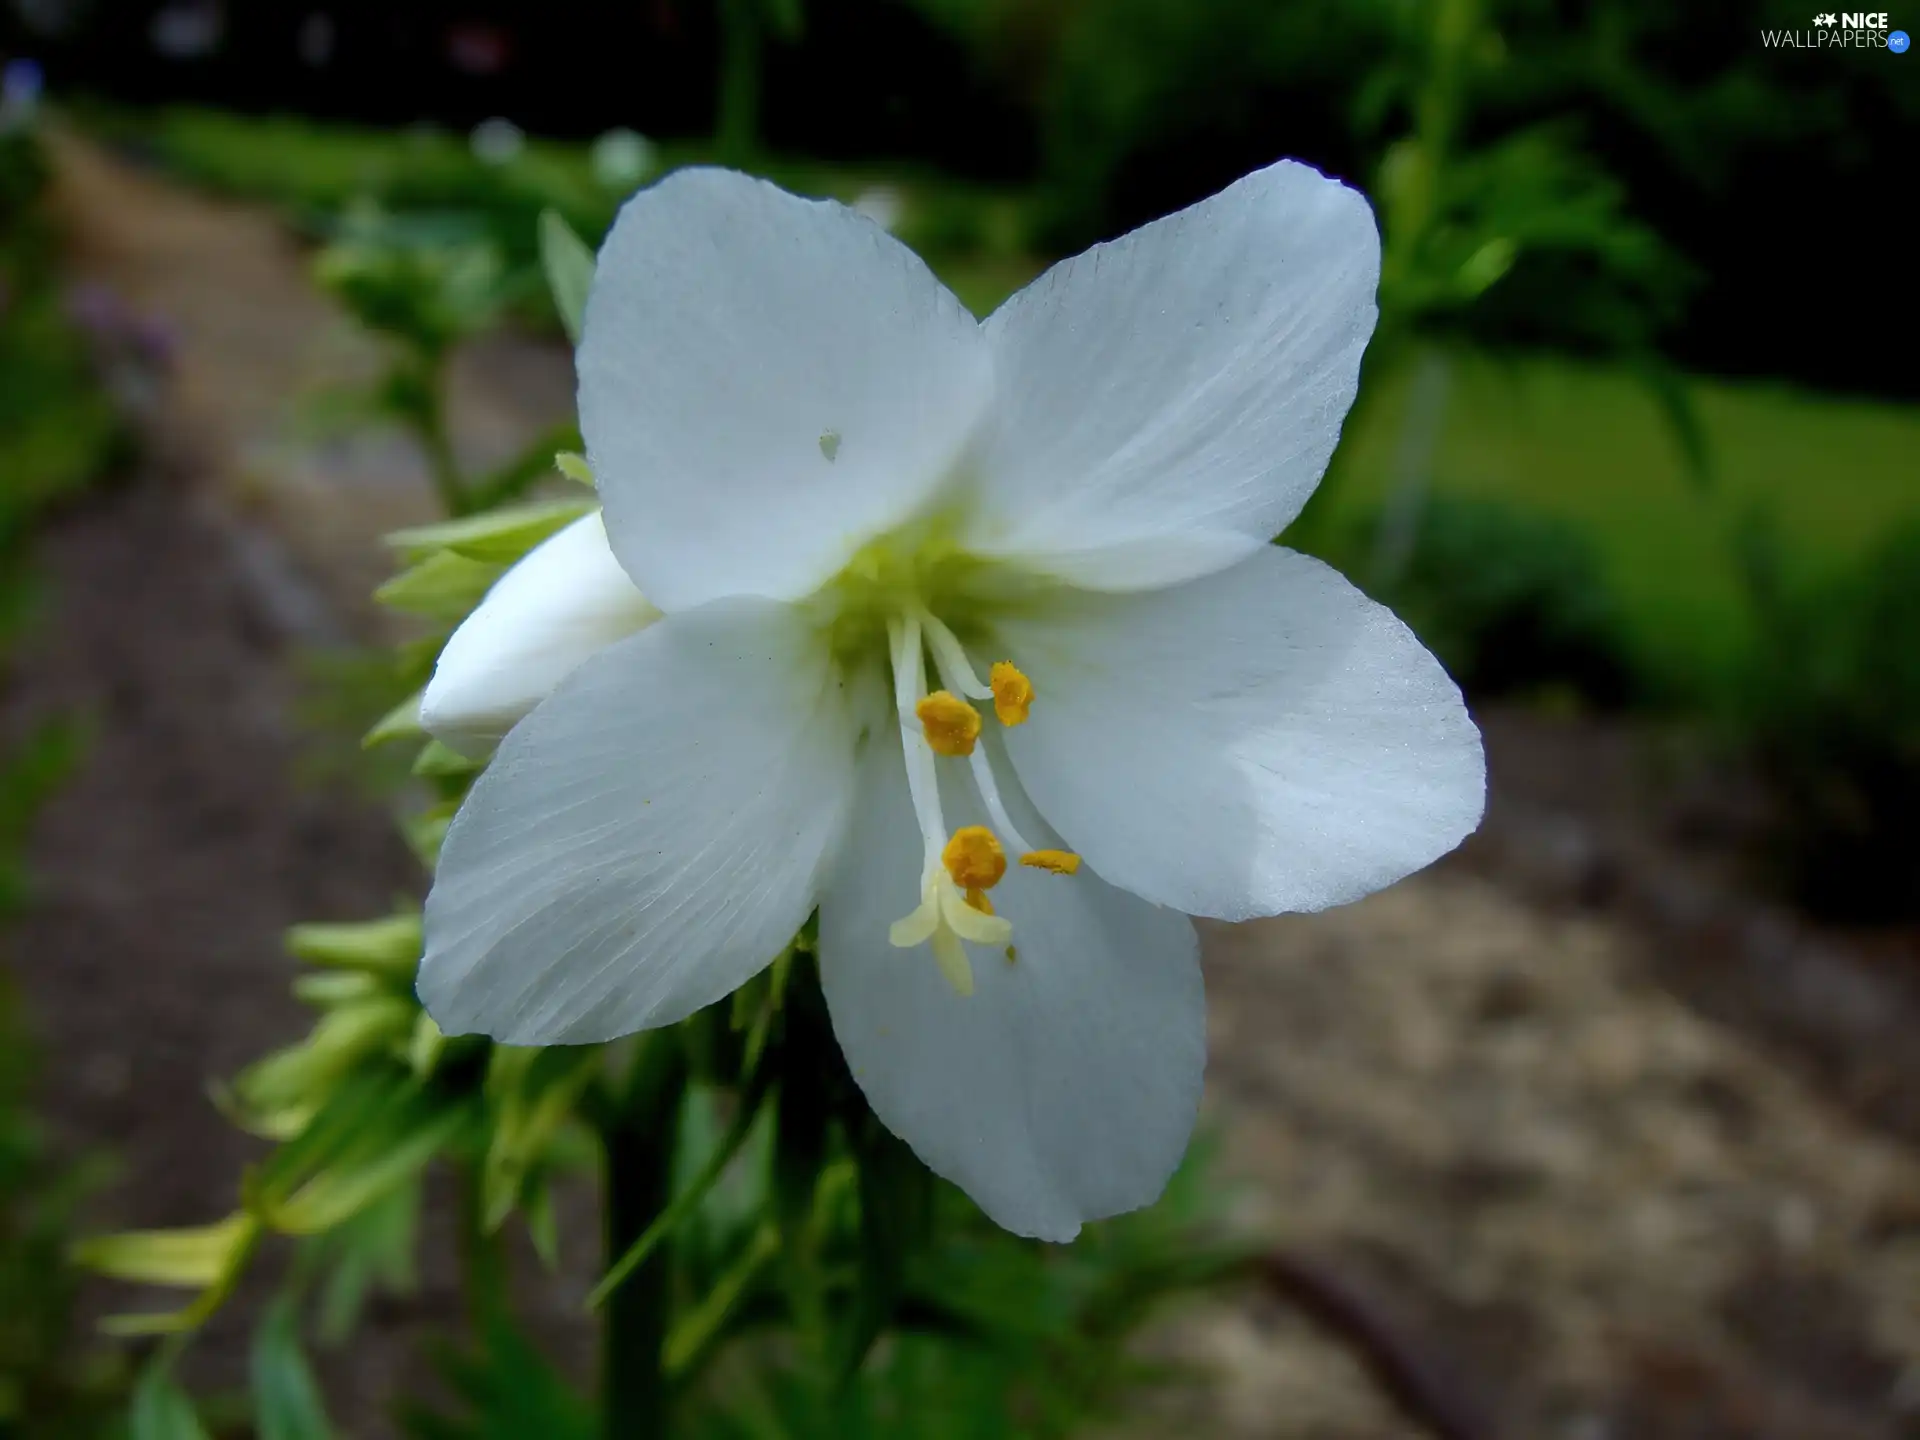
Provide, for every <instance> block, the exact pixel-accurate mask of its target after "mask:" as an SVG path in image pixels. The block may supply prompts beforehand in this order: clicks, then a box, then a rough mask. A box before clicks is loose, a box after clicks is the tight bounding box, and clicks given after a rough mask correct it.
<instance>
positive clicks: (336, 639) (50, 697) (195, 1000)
mask: <svg viewBox="0 0 1920 1440" xmlns="http://www.w3.org/2000/svg"><path fill="white" fill-rule="evenodd" d="M54 148H55V153H56V158H57V164H58V167H59V172H58V173H59V188H58V192H57V202H58V205H59V209H60V212H61V216H62V219H63V221H64V222H65V225H66V228H67V233H68V234H69V236H70V237H71V240H72V249H71V254H72V259H73V268H74V271H75V275H76V279H78V280H80V281H82V282H84V283H86V284H89V285H92V286H95V287H100V288H99V290H98V291H97V292H96V298H99V296H100V295H102V294H104V295H106V296H108V297H110V300H109V305H110V308H113V309H124V310H126V311H129V312H131V313H133V314H136V315H138V316H140V317H142V318H143V319H144V320H146V321H147V322H149V323H154V324H157V325H158V326H159V327H161V329H162V330H163V332H164V333H166V334H167V335H168V336H169V338H170V341H171V344H170V349H171V351H172V363H171V365H170V367H169V369H168V373H166V374H165V375H164V376H161V377H158V399H159V404H158V405H157V407H156V408H155V413H154V414H153V415H152V416H150V417H149V419H150V421H151V424H150V427H149V429H150V433H149V434H148V436H147V440H148V444H147V447H146V448H147V452H148V458H147V460H146V461H144V462H143V463H142V465H141V466H140V468H139V470H138V472H137V473H136V474H134V475H132V476H130V477H128V478H127V479H126V480H125V481H124V483H122V484H119V485H117V486H115V487H113V488H111V489H110V490H109V491H107V492H105V493H102V494H100V495H97V496H95V497H93V498H91V499H89V500H88V501H87V502H86V503H84V504H83V505H82V506H80V507H78V508H76V509H75V510H74V511H73V512H71V513H69V514H68V515H66V516H64V517H62V518H61V519H60V520H59V521H58V522H56V523H55V524H54V525H53V526H52V528H51V529H50V530H49V532H48V534H47V535H46V538H45V541H44V544H43V545H42V546H41V547H40V551H39V563H40V567H41V569H42V571H43V573H44V575H45V578H46V582H47V588H48V591H49V604H48V605H47V607H46V619H45V623H44V624H43V625H42V626H41V627H40V628H39V630H38V631H37V632H36V633H35V635H34V636H33V637H32V639H31V643H30V644H29V645H28V647H27V648H26V650H25V651H24V653H23V654H22V655H21V656H20V657H19V663H18V665H17V666H16V667H15V673H14V676H13V679H12V683H11V685H10V686H9V687H8V689H7V690H6V691H5V692H4V693H0V730H11V729H13V728H14V727H20V728H23V729H24V727H26V726H27V725H30V724H31V723H32V722H33V721H34V720H35V719H37V718H40V717H43V716H49V715H55V714H63V715H77V716H79V717H81V718H82V719H83V720H84V722H85V723H86V726H87V729H88V732H89V736H90V741H89V744H88V747H87V750H86V755H85V761H84V765H83V768H82V770H81V772H80V774H79V775H78V776H77V778H76V780H75V781H74V782H73V783H72V784H71V785H69V786H68V787H66V788H65V789H64V790H63V791H61V792H60V793H59V794H58V795H57V796H56V798H55V800H54V801H53V803H52V805H51V806H50V807H49V809H48V811H47V812H46V813H45V815H44V816H43V819H42V821H41V823H40V825H39V827H38V830H37V833H36V835H35V837H34V843H33V849H32V856H31V859H32V864H33V867H34V871H35V874H36V877H37V882H38V898H39V903H38V904H37V905H36V907H35V908H34V909H33V910H32V911H30V912H29V914H28V915H27V916H26V917H25V918H24V920H23V922H22V923H21V924H20V925H19V926H18V927H17V928H15V929H14V931H13V932H12V934H11V935H10V936H9V937H8V941H9V948H10V950H11V952H12V954H13V955H14V956H15V957H17V960H16V963H15V966H14V968H15V969H16V970H17V971H18V972H19V979H20V987H21V990H22V992H23V997H24V999H25V1002H26V1006H27V1008H28V1011H29V1014H30V1016H31V1018H32V1023H33V1024H34V1026H35V1033H36V1035H37V1037H38V1038H39V1040H40V1042H41V1044H42V1046H43V1048H44V1054H45V1056H46V1063H45V1065H44V1066H43V1072H44V1073H43V1082H42V1095H43V1100H44V1105H45V1109H46V1112H47V1115H48V1118H49V1120H50V1122H51V1123H52V1125H53V1127H54V1129H55V1131H56V1133H57V1134H58V1135H59V1136H60V1138H61V1139H62V1141H63V1142H64V1143H65V1144H66V1145H67V1146H68V1147H69V1148H71V1149H73V1150H75V1151H88V1150H96V1149H97V1150H101V1151H104V1152H106V1153H107V1154H109V1155H110V1156H112V1157H113V1159H114V1160H115V1161H116V1162H117V1165H118V1175H117V1179H116V1182H115V1184H114V1185H113V1186H112V1188H111V1189H110V1191H109V1192H108V1193H107V1194H106V1195H105V1196H104V1197H103V1198H102V1202H101V1206H100V1211H99V1213H98V1214H97V1215H96V1216H95V1217H94V1219H95V1222H96V1223H114V1224H131V1225H139V1226H157V1225H173V1224H186V1223H198V1222H203V1221H206V1220H208V1219H211V1218H216V1217H218V1216H219V1215H221V1214H224V1213H226V1212H227V1211H228V1210H230V1209H231V1208H232V1207H233V1204H234V1201H235V1198H236V1191H235V1186H236V1184H237V1182H238V1180H239V1177H240V1174H241V1171H242V1168H243V1166H244V1164H245V1163H246V1162H247V1161H248V1160H249V1159H250V1158H252V1157H253V1155H254V1154H255V1153H256V1151H257V1148H258V1147H257V1146H255V1145H254V1144H252V1143H251V1142H249V1141H248V1140H246V1139H245V1138H244V1137H242V1136H241V1135H239V1134H238V1133H237V1132H236V1131H234V1130H233V1128H232V1127H231V1126H229V1125H228V1124H227V1123H226V1122H225V1121H224V1120H222V1119H221V1117H220V1116H219V1115H218V1114H217V1112H216V1111H215V1109H214V1108H213V1106H212V1105H211V1104H210V1103H209V1101H208V1096H207V1087H208V1085H209V1083H210V1082H212V1081H214V1080H216V1079H219V1078H222V1077H225V1076H229V1075H231V1074H233V1073H234V1072H235V1071H236V1070H237V1069H239V1068H240V1067H241V1066H242V1065H244V1064H245V1063H246V1062H248V1061H250V1060H252V1059H255V1058H258V1057H259V1056H260V1055H261V1054H263V1053H265V1052H266V1051H267V1050H268V1049H270V1048H272V1047H273V1046H274V1045H276V1044H279V1043H284V1042H286V1041H289V1040H292V1039H294V1038H297V1037H298V1036H299V1035H300V1034H301V1033H303V1032H304V1030H305V1028H306V1026H307V1025H308V1024H309V1023H310V1019H311V1017H310V1015H308V1014H307V1013H306V1012H305V1011H304V1010H302V1009H301V1008H300V1007H298V1006H297V1005H296V1004H295V1003H294V1002H293V1000H292V999H291V997H290V996H289V994H288V982H289V981H290V979H291V978H292V975H293V969H292V966H291V963H290V962H289V961H288V960H286V959H285V958H284V956H283V954H282V952H281V944H280V937H281V934H282V932H283V931H284V930H285V929H286V927H287V926H289V925H291V924H293V923H295V922H297V921H300V920H305V919H327V918H333V919H350V918H361V917H365V916H369V915H374V914H379V913H382V912H383V911H384V910H385V909H386V908H387V907H388V906H389V905H390V904H391V902H392V899H393V897H394V896H395V895H396V894H402V893H408V892H416V891H418V889H419V888H420V885H421V882H422V877H421V875H420V872H419V869H418V866H417V865H416V864H415V862H414V861H413V860H412V858H411V857H410V855H408V854H407V852H406V851H405V848H404V846H402V845H401V843H400V842H399V840H398V839H397V837H396V835H395V832H394V830H393V827H392V825H391V824H390V822H389V820H388V818H387V816H386V814H385V813H384V812H383V811H382V810H381V809H380V808H379V807H378V806H375V805H372V804H370V803H367V802H365V801H362V800H359V799H356V798H355V797H354V796H353V795H352V794H350V793H347V792H345V791H343V790H342V788H341V787H339V786H331V787H328V786H321V785H317V784H315V783H314V782H313V781H312V780H311V779H303V778H302V776H303V774H306V773H308V772H309V770H310V767H303V765H302V763H301V761H302V757H303V754H304V753H306V751H307V749H308V747H309V746H310V744H311V736H310V735H309V734H307V733H306V732H305V731H304V730H303V727H302V725H301V723H300V722H299V720H298V719H297V711H298V709H299V695H298V683H297V675H298V670H299V662H300V660H301V658H302V657H303V656H305V655H308V654H310V653H312V652H313V651H314V649H315V648H316V647H319V648H325V647H331V646H336V645H339V644H341V643H345V642H350V641H352V640H353V639H354V638H355V637H356V636H359V635H363V634H365V633H366V631H367V627H368V624H369V621H370V613H369V611H368V609H367V607H366V605H365V602H364V597H365V595H366V593H367V591H368V590H370V589H371V587H372V585H373V584H374V583H376V582H377V581H378V580H379V579H381V578H384V575H385V573H386V560H385V557H384V556H383V554H382V553H381V550H380V546H379V544H378V536H379V535H380V534H381V533H383V532H384V531H385V530H387V529H389V528H392V527H394V526H396V525H400V524H406V523H412V522H416V521H418V520H421V519H424V518H427V517H429V516H430V515H431V514H432V513H433V512H432V509H431V498H430V492H429V490H428V487H427V484H426V481H425V477H424V472H423V470H422V467H421V466H420V465H419V463H418V461H417V460H416V459H415V458H414V457H413V456H412V454H411V453H410V452H409V451H408V449H407V447H406V446H405V444H404V443H403V442H401V441H399V440H398V439H397V438H395V437H381V436H376V437H372V438H371V439H367V438H355V439H350V440H340V441H333V442H326V443H314V442H313V441H311V440H307V439H302V438H301V436H300V433H299V430H300V423H299V422H300V419H301V414H302V410H303V407H304V406H305V405H306V404H307V403H308V399H309V397H310V396H311V395H312V394H313V393H314V391H315V389H316V387H318V386H320V385H323V384H327V383H332V382H337V381H340V380H342V379H348V378H352V377H353V376H355V375H364V374H366V373H368V372H369V370H370V368H371V366H372V363H373V360H374V358H375V357H374V355H373V353H372V351H371V350H370V349H369V347H368V345H367V343H366V342H365V341H364V340H361V339H360V338H358V337H356V336H355V335H353V334H352V333H351V332H349V331H347V330H345V329H343V328H342V327H341V326H340V325H339V324H338V323H337V322H336V320H335V319H334V318H333V316H332V315H331V313H330V312H329V310H328V309H327V307H326V305H325V304H324V302H323V301H322V300H321V299H320V298H319V297H318V296H316V295H315V294H314V293H313V292H312V291H311V289H310V288H309V287H308V285H307V283H306V278H305V275H306V264H307V262H306V259H305V257H304V256H303V254H302V253H301V252H300V250H299V248H298V247H297V246H296V245H295V244H294V243H293V242H292V241H291V240H289V238H288V237H287V236H286V235H285V233H284V232H283V231H282V229H281V228H280V227H279V226H278V225H277V224H276V223H275V222H274V221H273V220H272V219H271V218H270V217H268V216H266V215H264V214H262V213H259V212H256V211H254V210H251V209H249V208H247V207H244V206H237V205H230V204H223V203H219V202H215V201H210V200H206V199H203V198H201V197H198V196H194V195H190V194H187V193H185V192H182V191H179V190H176V189H175V188H173V187H171V186H168V185H166V184H165V183H163V182H161V181H159V180H157V179H155V178H154V177H152V176H149V175H146V174H144V173H142V172H140V171H138V170H136V169H134V168H131V167H129V166H127V165H124V164H122V163H120V162H118V161H116V160H114V159H112V158H110V157H108V156H107V155H105V154H104V153H103V152H101V151H99V150H97V149H96V148H94V147H92V146H91V145H89V144H87V143H85V142H82V141H79V140H76V139H74V138H73V137H70V136H56V137H55V144H54ZM567 370H568V366H567V363H566V358H565V356H564V355H563V354H557V353H556V352H554V351H552V350H551V349H549V348H547V347H541V346H536V345H529V344H526V343H524V342H514V341H503V342H501V343H500V344H498V345H496V346H493V347H491V348H490V349H488V350H484V351H482V352H481V353H480V354H479V355H478V356H476V357H473V359H472V361H471V362H470V363H468V364H465V365H463V367H462V371H461V374H460V377H459V385H458V391H457V400H456V404H457V408H458V411H459V413H460V414H461V415H463V416H467V417H470V418H469V422H468V424H467V427H466V432H465V433H466V437H467V443H468V444H469V445H470V446H471V447H472V450H473V451H474V453H475V454H476V455H477V456H478V457H481V458H493V457H497V456H499V455H502V454H505V453H510V452H511V451H512V450H513V449H514V448H515V447H516V446H517V445H519V444H520V443H522V442H523V441H524V439H525V437H526V436H528V435H530V434H532V433H533V432H534V431H535V430H536V429H538V428H539V427H540V426H542V425H543V424H544V423H545V422H546V421H548V420H549V419H551V418H552V416H553V415H555V414H564V413H565V411H566V408H567V405H568V403H569V402H568V396H567V390H568V385H569V381H568V376H567ZM145 379H146V380H148V381H151V380H153V379H154V377H145ZM424 1280H425V1287H424V1289H423V1292H422V1294H421V1296H420V1298H419V1300H418V1301H417V1302H416V1303H413V1304H411V1305H409V1306H407V1307H404V1308H402V1309H397V1310H394V1311H391V1312H390V1313H387V1314H385V1315H383V1316H382V1317H381V1318H380V1319H378V1320H377V1321H376V1323H375V1325H374V1327H373V1331H372V1333H371V1334H370V1335H369V1336H368V1337H367V1338H366V1341H365V1342H364V1343H363V1344H361V1345H359V1346H358V1347H356V1351H355V1353H354V1355H353V1356H352V1358H351V1360H350V1361H343V1362H341V1363H338V1364H337V1365H336V1366H335V1368H336V1370H337V1372H338V1373H337V1374H336V1376H335V1377H334V1378H335V1379H336V1380H338V1381H339V1382H340V1383H338V1384H336V1385H334V1386H332V1387H330V1388H331V1389H332V1390H333V1391H334V1392H335V1394H336V1396H338V1397H339V1399H340V1402H341V1403H340V1404H339V1406H338V1410H339V1416H340V1418H341V1419H343V1420H344V1421H345V1423H347V1424H348V1426H349V1427H350V1428H351V1430H352V1433H354V1434H358V1435H361V1436H363V1437H364V1436H369V1435H375V1434H379V1433H382V1422H381V1419H380V1412H381V1410H382V1408H383V1406H384V1403H385V1397H386V1396H387V1395H388V1394H390V1393H392V1392H393V1390H394V1389H395V1388H396V1384H397V1379H398V1377H399V1376H400V1375H401V1374H403V1373H405V1372H406V1371H407V1370H408V1369H409V1367H410V1366H411V1365H412V1364H413V1363H414V1360H413V1351H412V1346H411V1344H410V1343H408V1342H410V1340H411V1339H412V1338H413V1337H414V1335H415V1334H417V1332H418V1331H419V1329H420V1326H421V1322H422V1321H430V1320H432V1319H433V1318H434V1317H436V1316H438V1317H442V1318H444V1317H447V1316H450V1315H451V1314H452V1313H454V1312H453V1305H454V1297H453V1294H452V1276H451V1273H450V1267H448V1266H446V1265H444V1264H437V1263H434V1260H433V1259H432V1258H431V1257H430V1260H429V1263H428V1265H427V1267H426V1270H425V1275H424ZM152 1298H153V1299H154V1300H155V1301H157V1302H161V1303H166V1302H171V1301H172V1300H174V1299H175V1298H177V1297H173V1296H155V1297H152ZM93 1299H94V1308H95V1309H96V1310H98V1309H99V1308H102V1307H104V1306H107V1305H111V1306H113V1307H116V1308H121V1307H125V1306H126V1305H127V1303H128V1296H127V1294H126V1293H125V1291H124V1290H114V1291H111V1292H109V1291H107V1290H106V1289H104V1288H103V1289H102V1291H101V1292H100V1293H99V1294H97V1295H96V1296H94V1297H93ZM251 1308H252V1307H251V1305H250V1304H248V1303H245V1301H244V1300H243V1303H241V1304H240V1305H238V1306H237V1307H236V1308H235V1311H234V1313H233V1314H232V1315H230V1316H229V1317H228V1318H226V1319H225V1320H223V1321H222V1322H221V1323H220V1324H219V1325H217V1326H216V1328H215V1329H214V1330H213V1331H212V1332H211V1333H210V1334H209V1335H208V1336H207V1337H206V1338H205V1340H204V1341H203V1342H201V1343H200V1344H198V1345H197V1346H196V1349H195V1357H194V1358H195V1363H196V1364H197V1365H199V1366H200V1367H201V1368H202V1372H203V1375H204V1378H206V1379H207V1380H208V1381H210V1382H212V1383H216V1384H232V1383H236V1382H237V1381H238V1380H240V1378H241V1377H242V1375H243V1373H244V1372H243V1368H242V1367H243V1364H244V1349H245V1344H246V1336H247V1331H248V1328H249V1311H250V1310H251Z"/></svg>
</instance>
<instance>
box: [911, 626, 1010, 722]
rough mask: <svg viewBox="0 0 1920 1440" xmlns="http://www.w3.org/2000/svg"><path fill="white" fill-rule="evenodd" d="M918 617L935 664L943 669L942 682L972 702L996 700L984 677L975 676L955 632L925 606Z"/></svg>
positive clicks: (941, 672) (941, 671)
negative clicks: (982, 678)
mask: <svg viewBox="0 0 1920 1440" xmlns="http://www.w3.org/2000/svg"><path fill="white" fill-rule="evenodd" d="M914 618H915V619H917V620H918V621H919V622H920V623H921V625H922V626H924V627H925V629H926V632H927V643H928V644H929V645H931V646H933V663H934V664H935V665H936V666H937V667H938V668H939V671H940V683H941V684H942V685H945V686H946V687H947V688H948V689H949V690H952V691H954V692H956V693H957V694H961V695H965V696H966V697H967V698H968V699H969V700H991V699H993V687H992V686H991V685H982V684H981V683H980V677H979V676H978V675H976V674H974V673H973V666H972V665H971V664H970V663H969V662H968V660H967V652H966V650H965V648H964V647H963V646H962V645H961V644H960V641H959V638H958V637H957V636H955V635H954V633H953V631H951V630H949V629H948V628H947V627H946V626H945V625H943V624H942V623H941V622H940V621H939V620H938V619H937V618H936V617H935V616H934V615H933V613H932V612H931V611H929V610H928V609H927V608H926V607H925V606H922V607H920V610H919V613H918V614H917V615H916V616H915V617H914Z"/></svg>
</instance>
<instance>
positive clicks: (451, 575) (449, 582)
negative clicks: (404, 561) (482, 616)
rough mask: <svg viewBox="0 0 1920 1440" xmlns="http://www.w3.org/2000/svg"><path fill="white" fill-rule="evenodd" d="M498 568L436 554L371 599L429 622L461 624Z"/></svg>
mask: <svg viewBox="0 0 1920 1440" xmlns="http://www.w3.org/2000/svg"><path fill="white" fill-rule="evenodd" d="M501 570H502V567H501V566H498V565H488V564H484V563H482V562H481V561H478V560H469V559H468V558H467V557H466V556H464V555H458V554H455V553H454V552H453V551H451V550H438V551H436V552H434V553H433V554H432V555H429V556H428V557H427V558H426V559H425V560H422V561H421V562H420V563H419V564H418V565H415V566H413V567H412V568H411V569H408V570H403V571H402V572H401V573H400V574H398V575H396V576H394V577H393V579H391V580H389V581H387V583H386V584H384V585H382V586H381V587H380V588H379V589H378V590H376V591H374V592H373V598H374V599H375V600H377V601H379V602H380V603H381V604H382V605H385V606H387V607H388V608H389V609H392V610H399V611H403V612H405V613H406V614H409V615H421V616H425V617H426V618H427V619H429V620H464V619H466V617H467V614H468V612H469V611H471V610H472V609H473V607H474V606H476V605H478V604H479V603H480V601H481V599H482V598H483V597H484V596H485V595H486V593H487V591H489V590H491V589H492V588H493V583H494V581H496V580H498V579H499V578H500V575H501Z"/></svg>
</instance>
